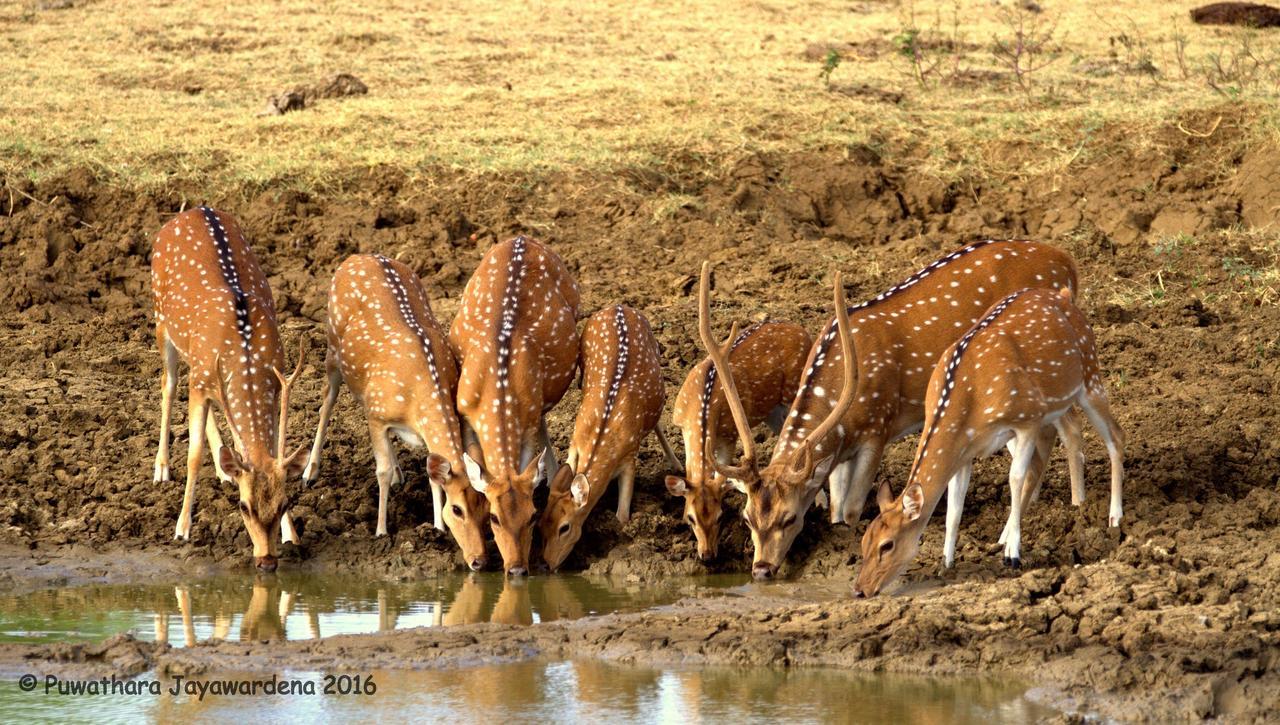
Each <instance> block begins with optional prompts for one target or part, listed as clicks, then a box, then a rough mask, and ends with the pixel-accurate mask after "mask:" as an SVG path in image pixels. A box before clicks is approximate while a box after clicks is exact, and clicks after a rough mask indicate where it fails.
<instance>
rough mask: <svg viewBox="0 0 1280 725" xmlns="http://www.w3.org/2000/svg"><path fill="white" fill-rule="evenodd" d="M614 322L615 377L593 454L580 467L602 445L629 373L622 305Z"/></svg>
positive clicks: (628, 337)
mask: <svg viewBox="0 0 1280 725" xmlns="http://www.w3.org/2000/svg"><path fill="white" fill-rule="evenodd" d="M613 324H614V327H615V328H617V330H618V357H617V359H615V360H614V362H613V377H612V379H611V380H610V381H609V390H608V391H606V392H605V396H604V411H603V412H602V413H601V414H600V425H599V426H598V427H597V428H596V439H595V442H594V443H592V444H591V455H590V457H589V458H587V460H586V461H585V462H584V463H582V464H580V465H579V466H578V467H579V468H581V469H583V470H586V468H587V466H588V465H590V463H591V461H592V459H594V458H595V455H596V449H597V448H599V447H600V439H601V438H603V437H604V429H605V427H606V426H608V425H609V416H610V415H612V414H613V408H614V405H615V404H617V402H618V393H619V392H620V391H621V390H622V378H623V377H624V376H625V375H626V374H627V360H628V359H629V358H630V357H631V332H630V330H629V329H628V328H627V317H626V315H625V314H623V310H622V305H614V308H613Z"/></svg>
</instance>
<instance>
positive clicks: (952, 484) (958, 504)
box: [942, 463, 973, 569]
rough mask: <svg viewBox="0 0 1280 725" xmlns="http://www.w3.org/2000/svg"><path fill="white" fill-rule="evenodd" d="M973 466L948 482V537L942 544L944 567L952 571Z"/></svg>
mask: <svg viewBox="0 0 1280 725" xmlns="http://www.w3.org/2000/svg"><path fill="white" fill-rule="evenodd" d="M972 474H973V464H972V463H971V464H968V465H966V466H962V467H961V468H960V470H959V471H956V475H954V476H952V477H951V480H950V481H948V482H947V535H946V538H945V539H944V540H943V544H942V566H944V567H946V568H947V569H950V568H951V567H952V566H953V565H955V563H956V541H957V540H958V539H959V538H960V515H961V514H962V513H964V497H965V494H967V493H969V478H970V476H971V475H972Z"/></svg>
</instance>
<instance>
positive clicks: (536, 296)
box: [449, 236, 579, 576]
mask: <svg viewBox="0 0 1280 725" xmlns="http://www.w3.org/2000/svg"><path fill="white" fill-rule="evenodd" d="M578 304H579V297H578V284H577V282H575V281H574V279H573V277H572V276H571V275H570V274H569V270H568V269H567V268H566V267H565V265H564V261H563V260H561V259H560V257H559V255H557V254H556V253H555V252H553V251H552V250H551V249H550V248H548V247H546V246H544V245H543V244H541V243H539V242H536V241H534V240H532V239H528V238H526V237H522V236H521V237H516V238H515V239H513V240H511V241H508V242H504V243H501V244H496V245H494V246H493V247H492V248H491V249H490V250H489V252H488V253H487V254H486V255H485V257H484V259H483V260H481V262H480V266H479V267H477V268H476V271H475V274H473V275H472V277H471V279H470V280H469V281H468V282H467V287H466V290H465V291H464V292H463V297H462V306H461V308H460V309H459V311H458V315H457V317H455V318H454V320H453V325H452V327H450V329H449V342H450V344H451V345H452V346H453V348H454V350H455V351H456V354H457V356H458V359H459V360H460V362H461V374H460V378H459V381H458V398H457V408H458V412H459V413H460V414H461V415H462V417H463V420H464V421H465V423H466V424H467V426H468V428H467V429H464V434H465V435H467V437H468V440H467V449H466V450H467V454H466V456H465V457H464V463H466V464H467V465H468V466H470V467H471V468H472V469H473V470H471V471H469V474H470V475H469V477H470V479H471V482H472V485H473V486H475V487H476V489H477V490H479V491H480V492H482V493H483V494H484V496H485V498H487V499H488V501H489V523H490V526H491V528H492V530H493V538H494V542H495V543H496V544H497V545H498V551H499V552H500V553H501V554H502V565H503V568H504V569H505V570H506V571H507V573H508V574H510V575H512V576H521V575H524V574H526V573H527V572H528V562H529V548H530V545H531V544H532V540H533V525H534V520H533V517H534V514H535V513H536V512H535V511H534V505H533V489H534V486H536V485H537V484H538V482H540V481H541V480H543V479H544V478H554V477H555V474H556V468H557V463H556V460H555V452H554V451H553V450H552V448H551V440H550V437H549V436H548V435H547V427H546V420H545V418H544V416H545V414H546V413H547V411H549V410H551V408H552V407H554V406H555V404H556V403H558V402H559V401H560V398H562V397H563V396H564V394H565V392H566V391H567V390H568V389H569V385H570V384H572V382H573V376H574V371H575V370H576V369H577V361H578V330H577V313H578ZM548 453H550V455H547V454H548ZM543 465H545V466H546V470H545V472H543V473H540V468H541V467H542V466H543Z"/></svg>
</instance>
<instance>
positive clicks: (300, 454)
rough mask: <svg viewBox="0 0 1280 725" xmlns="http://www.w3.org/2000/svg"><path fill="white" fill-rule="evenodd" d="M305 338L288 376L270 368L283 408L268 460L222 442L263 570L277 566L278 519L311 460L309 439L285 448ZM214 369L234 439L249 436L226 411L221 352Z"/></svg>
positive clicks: (224, 464)
mask: <svg viewBox="0 0 1280 725" xmlns="http://www.w3.org/2000/svg"><path fill="white" fill-rule="evenodd" d="M306 350H307V338H306V335H303V338H302V340H301V341H300V343H299V350H298V365H297V367H296V368H294V371H293V374H292V375H290V376H289V377H288V378H286V377H284V376H283V375H282V374H281V373H280V371H279V370H277V369H276V368H274V367H273V368H272V369H271V371H272V372H273V373H274V374H275V376H276V379H277V380H278V381H279V383H280V395H279V401H280V413H279V425H278V427H277V432H276V448H275V451H274V453H273V454H272V455H269V456H268V457H267V458H266V459H265V460H260V461H256V462H250V461H249V460H248V459H247V458H245V457H244V456H242V455H241V454H240V453H239V452H237V451H236V450H235V449H233V448H232V447H231V446H223V448H222V449H221V453H220V454H219V457H220V460H219V464H220V465H221V466H222V470H223V471H224V472H226V474H227V475H229V476H231V479H232V481H234V482H235V484H236V489H237V491H236V492H237V503H238V508H239V510H240V517H241V518H242V519H243V520H244V525H245V528H246V529H247V530H248V531H249V539H250V540H251V541H252V542H253V557H254V561H255V563H256V565H257V567H258V569H261V570H263V571H275V568H276V565H277V558H276V555H277V549H276V542H277V541H278V540H279V539H280V519H281V517H283V516H284V514H285V512H286V511H288V509H289V507H290V505H292V503H293V501H292V498H293V496H294V495H296V492H291V491H290V490H289V481H290V480H292V479H296V478H298V477H299V476H301V475H302V469H303V467H304V466H306V464H307V457H306V448H307V446H306V444H303V445H300V446H298V448H297V449H296V450H294V451H293V452H292V453H290V454H287V455H286V453H285V432H286V430H287V427H286V421H287V420H288V413H289V393H290V391H291V389H292V388H293V385H294V383H296V382H297V380H298V378H299V376H301V374H302V367H303V364H304V363H305V362H306ZM214 372H215V374H216V375H217V377H218V385H219V391H220V392H221V394H222V398H221V402H222V408H223V412H224V417H226V419H227V424H228V425H229V426H231V430H232V432H233V433H234V435H235V440H238V441H242V440H245V438H244V437H243V436H242V435H241V434H240V431H239V430H238V429H237V428H236V424H235V421H234V418H233V416H231V415H229V414H227V411H229V410H230V408H231V407H232V405H233V401H234V397H233V396H232V394H231V393H230V392H229V391H228V389H227V382H228V379H227V376H226V375H224V373H223V369H222V357H221V353H218V354H216V355H215V356H214Z"/></svg>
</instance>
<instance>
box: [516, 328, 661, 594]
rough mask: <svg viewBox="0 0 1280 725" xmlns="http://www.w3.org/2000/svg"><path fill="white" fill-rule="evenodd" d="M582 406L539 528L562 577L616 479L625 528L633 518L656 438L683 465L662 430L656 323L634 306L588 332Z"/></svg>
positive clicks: (585, 331)
mask: <svg viewBox="0 0 1280 725" xmlns="http://www.w3.org/2000/svg"><path fill="white" fill-rule="evenodd" d="M581 348H582V352H581V355H580V357H579V364H580V365H581V366H582V405H581V407H579V409H578V417H577V419H576V420H575V421H574V425H573V443H572V444H571V445H570V447H569V453H568V456H567V460H566V462H565V465H563V466H561V467H560V470H559V471H558V473H557V474H556V477H555V479H554V480H553V481H552V482H551V491H550V494H549V495H548V497H547V508H546V510H545V511H544V512H543V514H542V520H541V522H540V524H539V527H540V529H541V530H542V545H543V549H542V558H543V560H544V561H546V563H547V566H548V567H549V568H550V569H551V570H552V571H555V570H556V569H558V568H559V567H560V565H561V564H562V563H564V560H565V558H566V557H568V556H569V552H571V551H572V550H573V546H574V544H576V543H578V539H579V538H580V537H581V536H582V525H583V523H584V522H585V521H586V518H587V516H588V515H589V514H590V513H591V510H592V509H594V508H595V506H596V504H597V503H599V501H600V497H601V496H603V495H604V492H605V491H606V490H607V489H608V488H609V483H610V481H612V480H613V479H614V478H617V479H618V511H617V517H618V521H619V522H621V523H624V524H625V523H627V521H629V520H630V519H631V494H632V490H633V486H634V484H635V478H636V455H637V453H638V452H639V450H640V443H641V442H642V441H643V440H644V439H645V437H646V436H648V435H649V433H651V432H652V433H654V434H655V435H656V436H657V437H658V442H659V443H660V444H661V445H662V449H663V452H664V453H665V454H666V456H667V462H668V464H670V465H672V466H679V465H680V464H679V461H677V460H676V458H675V454H674V453H673V452H672V451H671V446H670V445H669V444H668V443H667V440H666V438H665V437H664V436H663V434H662V430H661V429H660V428H658V420H659V418H661V417H662V405H663V403H664V402H665V399H666V393H665V391H664V390H663V384H662V365H661V363H660V362H659V357H658V341H657V340H655V339H654V337H653V331H652V330H651V329H650V328H649V321H648V320H646V319H645V318H644V316H643V315H641V314H640V313H639V312H637V311H635V310H634V309H632V308H631V307H628V306H627V305H614V306H612V307H606V308H604V309H602V310H600V311H599V312H597V313H595V314H594V315H592V316H591V317H590V318H588V320H587V324H586V326H585V327H584V328H583V330H582V342H581Z"/></svg>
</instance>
